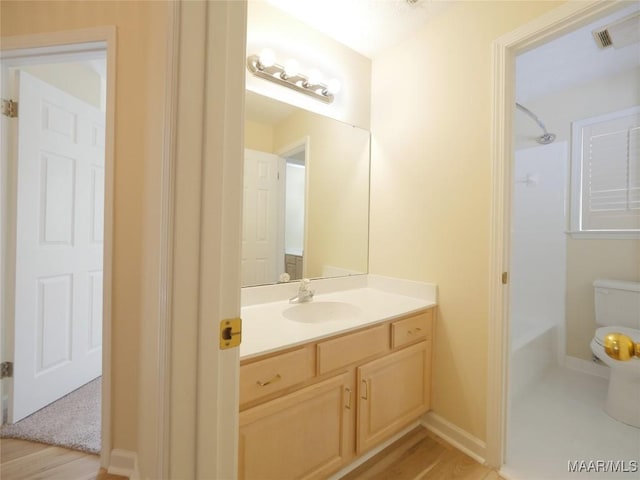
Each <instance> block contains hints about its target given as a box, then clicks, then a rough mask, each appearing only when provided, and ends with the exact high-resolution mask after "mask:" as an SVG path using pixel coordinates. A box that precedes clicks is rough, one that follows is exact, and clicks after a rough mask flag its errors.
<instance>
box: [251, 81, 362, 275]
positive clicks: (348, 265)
mask: <svg viewBox="0 0 640 480" xmlns="http://www.w3.org/2000/svg"><path fill="white" fill-rule="evenodd" d="M245 105H246V107H245V122H246V124H245V163H244V207H243V234H242V242H243V244H242V286H244V287H247V286H255V285H266V284H272V283H277V282H279V281H281V280H282V279H283V275H282V274H283V273H287V274H288V276H289V278H290V280H291V281H294V280H296V279H299V278H327V277H336V276H344V275H354V274H363V273H366V272H367V264H368V251H369V250H368V244H369V163H370V162H369V147H370V134H369V132H368V131H366V130H363V129H361V128H358V127H354V126H352V125H348V124H345V123H342V122H340V121H338V120H334V119H331V118H328V117H324V116H322V115H319V114H316V113H312V112H309V111H306V110H303V109H301V108H297V107H294V106H292V105H289V104H286V103H283V102H279V101H277V100H274V99H272V98H268V97H265V96H262V95H259V94H257V93H254V92H251V91H247V92H246V103H245Z"/></svg>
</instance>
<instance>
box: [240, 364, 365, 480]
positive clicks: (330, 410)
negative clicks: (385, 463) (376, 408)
mask: <svg viewBox="0 0 640 480" xmlns="http://www.w3.org/2000/svg"><path fill="white" fill-rule="evenodd" d="M352 379H353V376H352V374H351V375H349V374H348V373H344V374H341V375H337V376H335V377H332V378H330V379H328V380H325V381H322V382H320V383H317V384H315V385H312V386H309V387H306V388H303V389H301V390H298V391H296V392H294V393H291V394H289V395H284V396H282V397H280V398H277V399H275V400H272V401H270V402H266V403H264V404H261V405H259V406H257V407H254V408H250V409H248V410H245V411H243V412H241V413H240V445H239V447H240V448H239V478H240V479H245V480H269V479H273V480H288V479H315V478H326V477H327V476H328V474H330V473H332V472H334V471H337V470H338V469H339V468H340V467H341V466H342V465H344V464H345V463H346V462H347V461H348V460H349V459H350V458H352V457H353V455H354V450H355V448H354V416H353V411H354V408H355V401H356V398H355V392H353V380H352Z"/></svg>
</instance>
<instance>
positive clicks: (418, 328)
mask: <svg viewBox="0 0 640 480" xmlns="http://www.w3.org/2000/svg"><path fill="white" fill-rule="evenodd" d="M421 331H422V329H421V328H420V327H416V332H421ZM407 333H408V334H409V335H413V330H409V331H407Z"/></svg>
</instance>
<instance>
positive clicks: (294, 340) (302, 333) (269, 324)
mask: <svg viewBox="0 0 640 480" xmlns="http://www.w3.org/2000/svg"><path fill="white" fill-rule="evenodd" d="M361 277H369V276H361ZM381 279H382V280H381ZM321 282H323V283H324V286H323V284H320V283H318V282H317V281H312V282H311V288H314V286H316V285H318V286H320V289H319V290H320V291H319V292H317V293H316V295H315V296H314V298H313V300H312V302H311V303H322V302H341V303H345V304H349V305H352V306H354V307H355V308H354V311H355V313H354V314H353V315H348V316H345V317H343V318H341V319H340V320H329V321H321V322H309V323H307V322H304V323H303V322H300V321H294V320H289V319H288V318H286V316H285V315H287V316H288V313H287V310H288V309H290V308H292V307H304V306H305V305H309V304H290V303H289V301H288V298H289V297H286V299H282V298H280V299H277V300H275V301H271V302H264V303H253V304H245V306H243V307H242V312H241V317H242V322H243V324H242V343H241V344H240V359H241V360H246V359H248V358H252V357H255V356H258V355H263V354H266V353H270V352H274V351H277V350H281V349H284V348H289V347H292V346H295V345H300V344H304V343H307V342H310V341H315V340H319V339H322V338H326V337H330V336H332V335H336V334H338V333H344V332H348V331H350V330H355V329H358V328H362V327H365V326H368V325H373V324H375V323H378V322H383V321H386V320H390V319H393V318H397V317H401V316H404V315H407V314H411V313H414V312H417V311H419V310H422V309H425V308H428V307H432V306H434V305H436V298H435V293H436V287H435V286H434V285H431V284H419V283H418V282H407V281H405V280H398V281H397V282H389V281H388V279H386V278H385V277H376V278H375V279H369V281H366V280H365V281H364V282H363V280H362V279H360V280H357V283H356V284H354V285H356V286H357V287H358V288H349V289H343V290H338V291H331V288H327V287H326V285H327V283H326V282H327V280H322V281H321ZM398 282H400V283H398ZM403 282H404V284H407V283H408V285H404V286H405V287H408V288H406V289H405V288H402V287H403ZM342 283H344V280H343V281H342ZM295 285H296V284H293V285H289V287H293V289H294V294H295V289H296V287H295ZM416 285H417V286H418V288H416ZM376 287H377V288H376ZM257 288H264V287H257ZM267 288H269V287H267ZM274 288H279V289H280V291H282V287H278V286H274ZM289 290H291V288H289ZM405 290H406V292H407V293H409V294H408V295H405V294H404V291H405ZM274 291H276V290H274ZM323 291H324V293H323ZM398 291H402V292H403V293H398ZM280 296H282V295H280ZM246 303H252V302H246Z"/></svg>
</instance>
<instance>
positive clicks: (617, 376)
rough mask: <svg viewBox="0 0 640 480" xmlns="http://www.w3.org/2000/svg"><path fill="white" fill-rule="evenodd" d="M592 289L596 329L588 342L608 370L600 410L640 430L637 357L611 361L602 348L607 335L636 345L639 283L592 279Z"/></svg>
mask: <svg viewBox="0 0 640 480" xmlns="http://www.w3.org/2000/svg"><path fill="white" fill-rule="evenodd" d="M593 286H594V287H595V313H596V323H597V324H598V325H599V326H600V328H598V329H597V330H596V334H595V335H594V337H593V340H592V341H591V351H592V352H593V354H594V355H595V356H597V357H598V358H599V359H600V360H601V361H602V362H603V363H604V364H605V365H607V366H608V367H610V369H611V370H610V376H609V392H608V393H607V401H606V404H605V407H604V410H605V412H607V413H608V414H609V415H610V416H611V417H613V418H615V419H616V420H619V421H621V422H623V423H626V424H627V425H632V426H634V427H638V428H640V358H637V357H634V358H632V359H631V360H628V361H626V362H623V361H619V360H614V359H613V358H611V357H609V355H607V354H606V352H605V351H604V346H603V344H604V337H605V336H606V335H608V334H609V333H623V334H625V335H627V336H629V337H631V339H632V340H633V341H634V343H638V342H640V283H639V282H623V281H619V280H596V281H595V282H593Z"/></svg>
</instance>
